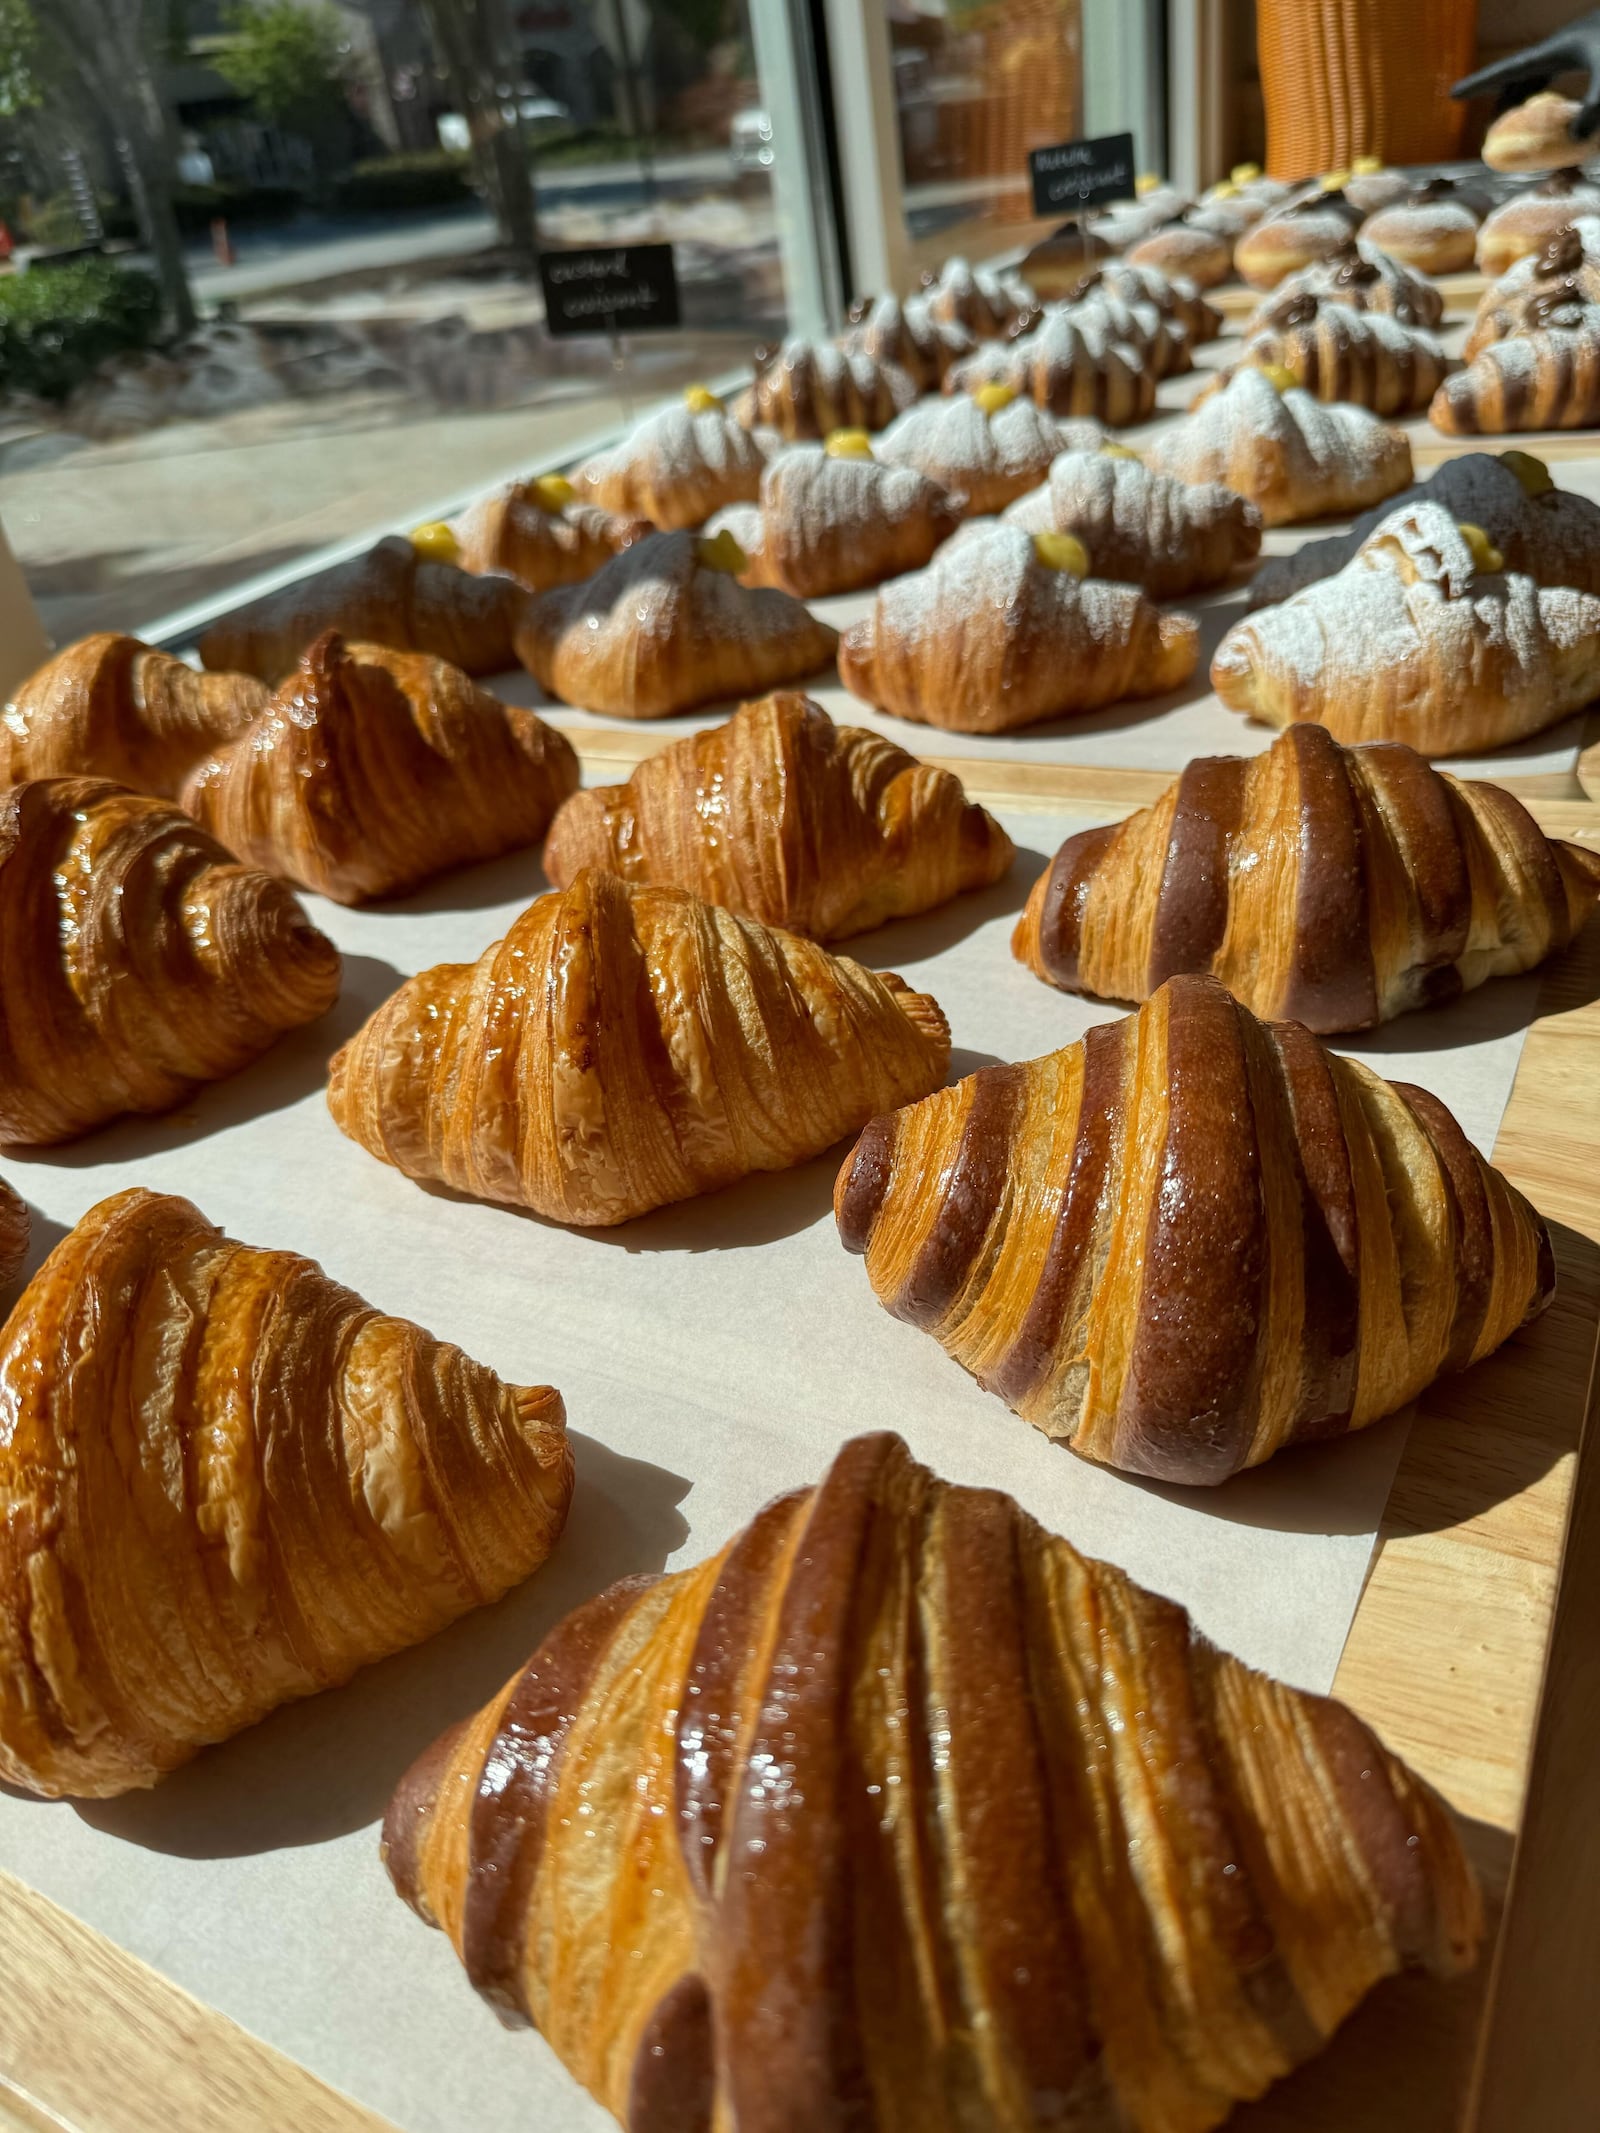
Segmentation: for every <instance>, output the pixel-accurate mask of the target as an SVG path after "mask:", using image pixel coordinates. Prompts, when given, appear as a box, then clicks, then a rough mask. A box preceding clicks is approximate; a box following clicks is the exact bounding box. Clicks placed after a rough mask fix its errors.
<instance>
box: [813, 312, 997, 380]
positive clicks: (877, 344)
mask: <svg viewBox="0 0 1600 2133" xmlns="http://www.w3.org/2000/svg"><path fill="white" fill-rule="evenodd" d="M841 345H842V346H843V347H844V348H845V349H846V350H847V351H853V350H856V349H859V350H861V352H862V353H863V354H865V355H869V356H871V357H872V359H873V361H874V362H877V363H892V364H894V365H896V366H897V367H898V368H899V369H901V370H903V371H904V372H905V374H906V376H907V377H908V378H910V380H911V382H912V384H913V385H915V386H916V388H917V390H918V392H924V393H936V392H937V391H938V390H939V388H940V386H941V385H942V384H943V383H944V380H945V373H946V372H947V371H948V370H949V369H950V366H951V365H952V364H953V363H959V362H960V361H961V360H962V358H963V357H964V356H969V355H971V353H972V351H973V349H974V348H976V347H977V345H978V343H977V336H976V335H975V334H972V333H969V332H968V331H967V329H966V327H965V326H958V325H953V324H951V323H950V322H949V321H947V320H944V319H936V318H935V317H934V316H933V314H932V312H931V311H929V309H928V305H927V300H926V298H922V297H915V296H910V297H907V298H906V300H905V302H904V303H902V302H901V300H900V298H899V297H898V296H879V297H871V298H869V297H858V298H857V299H856V301H855V302H854V303H853V304H852V305H851V306H850V331H849V332H848V333H846V334H845V335H844V337H843V340H842V342H841Z"/></svg>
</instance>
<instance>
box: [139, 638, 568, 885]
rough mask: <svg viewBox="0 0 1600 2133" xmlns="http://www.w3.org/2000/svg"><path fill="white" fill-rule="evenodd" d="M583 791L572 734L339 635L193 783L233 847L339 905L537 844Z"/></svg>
mask: <svg viewBox="0 0 1600 2133" xmlns="http://www.w3.org/2000/svg"><path fill="white" fill-rule="evenodd" d="M577 783H578V758H577V756H576V755H575V754H574V753H573V750H572V745H571V743H570V742H569V741H568V740H567V738H566V736H565V735H564V734H561V733H558V732H557V731H556V730H555V728H554V727H553V726H547V725H546V724H545V723H544V721H543V719H541V718H539V717H538V716H537V714H536V713H534V712H532V711H528V710H525V709H524V708H523V707H522V706H521V705H520V704H503V703H502V702H501V701H500V699H499V698H498V697H497V696H491V695H490V694H489V692H488V691H487V690H486V689H480V688H479V687H478V686H477V684H476V683H475V682H473V681H469V680H468V678H467V676H466V675H465V674H463V673H461V672H460V671H459V670H458V669H457V668H455V667H452V666H448V665H447V664H446V663H445V661H444V660H442V659H431V658H429V657H428V656H427V654H426V653H423V652H392V651H389V650H388V649H387V648H386V647H385V646H383V645H377V644H351V645H347V644H346V643H345V642H344V640H343V639H342V638H341V637H339V636H337V635H336V634H335V633H334V632H333V631H332V630H330V631H328V633H327V634H326V636H323V637H319V638H318V639H317V641H316V643H315V644H313V645H312V646H311V647H310V648H309V649H308V651H307V652H306V655H305V657H304V658H303V659H302V660H301V662H300V664H299V666H298V667H297V668H296V669H295V671H294V673H293V674H291V675H290V676H289V678H288V680H287V681H285V683H284V684H283V686H282V688H281V689H280V690H279V691H278V693H277V695H276V696H275V697H274V698H273V700H272V702H271V703H270V704H269V706H268V707H267V709H266V710H265V711H263V713H262V714H261V716H260V718H259V719H257V721H256V723H255V724H254V725H253V726H252V727H251V728H250V730H249V732H248V733H246V734H244V735H242V736H241V737H240V739H239V740H237V741H236V742H234V744H233V745H232V746H231V747H229V748H223V749H220V750H218V752H217V753H216V754H215V755H211V756H208V757H207V758H206V759H205V761H204V762H202V763H200V764H198V765H197V766H196V767H195V769H194V770H193V771H192V772H191V774H190V776H189V778H188V779H187V781H186V782H185V784H184V788H183V792H182V795H181V797H182V803H183V805H184V806H185V807H186V808H187V809H188V810H189V812H190V814H192V815H193V816H194V817H195V818H196V820H198V821H200V822H203V823H204V824H205V825H206V827H207V829H209V830H211V831H213V832H214V833H215V834H216V835H217V836H218V837H219V838H221V840H222V842H223V843H224V844H226V845H227V847H228V849H229V850H230V851H233V852H237V853H238V855H239V857H240V858H241V859H243V860H246V861H248V862H249V863H250V864H252V865H254V866H259V867H264V868H266V869H267V870H268V871H269V872H270V873H274V874H284V875H287V876H288V878H289V879H290V880H291V881H297V882H299V883H300V885H301V886H302V888H307V889H315V890H316V891H317V892H318V894H319V895H322V896H331V897H332V898H333V899H334V901H335V902H337V903H342V904H355V903H364V902H366V901H367V900H368V899H369V898H371V897H375V896H398V895H401V894H403V893H404V892H405V891H406V890H408V889H414V888H416V887H417V886H418V885H419V884H420V883H422V882H424V881H428V880H430V879H431V878H432V877H433V876H434V875H435V874H442V873H445V872H446V871H448V869H450V868H451V867H459V866H469V865H471V864H472V863H473V862H474V861H475V860H480V859H493V858H495V857H496V856H497V855H498V854H499V853H501V852H509V851H514V850H515V849H516V848H517V847H518V846H519V845H526V844H537V843H538V841H539V839H540V838H541V837H542V836H543V835H544V833H545V831H546V830H547V829H548V828H549V826H550V821H551V818H552V816H553V815H554V814H555V811H556V809H557V808H558V807H559V806H560V805H561V802H562V801H563V800H564V799H565V798H566V796H567V794H568V793H569V792H572V791H574V790H575V789H576V787H577Z"/></svg>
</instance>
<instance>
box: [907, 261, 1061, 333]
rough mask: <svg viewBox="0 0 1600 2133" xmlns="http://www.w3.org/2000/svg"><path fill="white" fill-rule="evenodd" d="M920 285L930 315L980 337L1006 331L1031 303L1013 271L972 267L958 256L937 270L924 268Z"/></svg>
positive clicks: (1030, 298) (1025, 287) (1022, 283)
mask: <svg viewBox="0 0 1600 2133" xmlns="http://www.w3.org/2000/svg"><path fill="white" fill-rule="evenodd" d="M922 289H923V292H924V293H923V295H922V297H921V298H920V299H919V300H920V301H921V302H924V303H926V305H927V307H928V314H929V316H930V317H931V318H934V319H937V320H939V321H940V322H941V323H942V324H944V325H948V326H965V327H966V329H967V331H968V332H969V333H973V334H976V335H977V337H978V339H979V340H980V341H986V340H991V339H993V338H994V337H995V336H996V335H999V334H1002V333H1009V332H1010V331H1011V329H1012V328H1013V326H1015V324H1016V323H1017V320H1018V319H1019V318H1021V317H1022V316H1023V314H1024V313H1025V312H1027V311H1028V310H1030V309H1031V308H1032V304H1033V295H1032V291H1031V290H1030V289H1029V288H1028V286H1027V284H1026V282H1023V281H1020V280H1018V278H1017V277H1016V275H1014V274H1006V273H1000V274H997V273H995V272H994V271H993V269H992V268H989V267H974V266H972V265H971V264H970V263H969V262H968V261H967V260H965V259H961V258H959V257H957V258H952V259H947V260H946V261H945V263H944V265H943V266H942V267H941V268H940V269H939V272H938V273H937V274H935V273H934V272H933V271H932V269H931V268H928V269H925V270H924V272H923V276H922Z"/></svg>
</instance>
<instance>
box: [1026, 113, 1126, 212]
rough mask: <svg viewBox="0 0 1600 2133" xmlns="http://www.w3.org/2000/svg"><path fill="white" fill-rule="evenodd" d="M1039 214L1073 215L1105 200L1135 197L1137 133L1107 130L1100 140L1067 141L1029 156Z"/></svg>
mask: <svg viewBox="0 0 1600 2133" xmlns="http://www.w3.org/2000/svg"><path fill="white" fill-rule="evenodd" d="M1028 174H1029V176H1030V177H1031V178H1032V179H1033V211H1034V213H1035V214H1036V215H1060V214H1063V213H1067V214H1072V213H1075V212H1076V211H1077V210H1079V209H1080V208H1085V207H1097V206H1098V205H1099V204H1100V202H1101V201H1102V200H1131V199H1132V198H1133V135H1132V134H1131V133H1106V134H1102V135H1101V136H1100V138H1099V139H1098V140H1096V141H1063V142H1062V143H1061V144H1060V146H1059V147H1056V148H1035V149H1034V150H1033V152H1032V153H1031V154H1030V156H1029V157H1028Z"/></svg>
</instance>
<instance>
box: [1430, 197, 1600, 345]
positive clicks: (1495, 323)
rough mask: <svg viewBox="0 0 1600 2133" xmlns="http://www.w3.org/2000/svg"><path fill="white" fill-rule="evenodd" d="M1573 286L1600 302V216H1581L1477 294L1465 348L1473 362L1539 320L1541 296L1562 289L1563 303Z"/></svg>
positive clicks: (1558, 297)
mask: <svg viewBox="0 0 1600 2133" xmlns="http://www.w3.org/2000/svg"><path fill="white" fill-rule="evenodd" d="M1574 290H1576V292H1577V294H1578V295H1579V296H1580V297H1581V298H1582V299H1583V301H1584V302H1585V303H1586V304H1595V303H1600V217H1596V216H1593V215H1583V216H1580V217H1579V218H1578V219H1577V220H1576V221H1575V222H1571V223H1569V224H1568V225H1567V226H1566V228H1565V229H1561V230H1558V231H1557V232H1556V234H1555V235H1554V236H1553V237H1552V238H1551V239H1550V240H1549V242H1548V243H1547V244H1544V245H1541V247H1540V248H1539V250H1538V251H1537V252H1529V253H1524V255H1523V257H1522V258H1521V259H1519V260H1518V261H1517V263H1516V265H1515V266H1512V267H1508V268H1507V269H1506V271H1505V273H1504V274H1502V275H1501V276H1500V278H1499V280H1498V281H1495V282H1491V283H1490V285H1489V287H1488V288H1487V289H1485V290H1484V292H1483V294H1482V296H1480V297H1479V299H1478V308H1477V310H1476V312H1475V313H1474V315H1473V320H1472V326H1471V330H1470V331H1469V332H1468V334H1467V338H1466V342H1465V345H1464V347H1463V350H1462V353H1463V354H1464V355H1465V357H1466V359H1467V361H1468V362H1469V363H1470V362H1471V361H1472V359H1473V357H1474V356H1476V355H1477V354H1478V352H1479V350H1480V349H1483V348H1487V347H1488V345H1489V343H1490V342H1491V341H1499V340H1503V339H1504V338H1505V336H1506V335H1507V334H1508V333H1513V332H1516V331H1517V330H1518V329H1519V328H1522V327H1526V326H1528V325H1529V324H1533V323H1538V321H1537V320H1533V319H1530V317H1529V307H1530V305H1532V304H1534V303H1536V302H1537V301H1538V299H1539V298H1541V297H1542V296H1544V295H1545V294H1547V293H1556V292H1559V293H1558V294H1556V295H1555V300H1556V301H1557V302H1558V303H1559V302H1560V301H1562V299H1564V298H1565V297H1567V296H1570V295H1571V294H1572V293H1573V291H1574Z"/></svg>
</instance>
